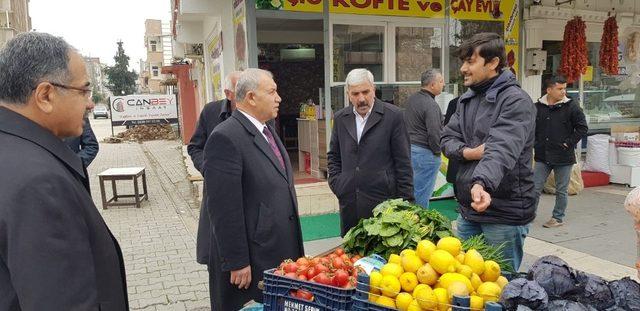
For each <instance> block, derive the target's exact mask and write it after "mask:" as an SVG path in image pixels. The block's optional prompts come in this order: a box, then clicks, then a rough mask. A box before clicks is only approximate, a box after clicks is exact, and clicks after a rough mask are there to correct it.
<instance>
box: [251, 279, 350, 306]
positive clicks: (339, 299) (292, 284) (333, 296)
mask: <svg viewBox="0 0 640 311" xmlns="http://www.w3.org/2000/svg"><path fill="white" fill-rule="evenodd" d="M274 271H275V269H271V270H267V271H265V272H264V280H263V284H264V291H263V295H264V302H263V304H264V310H265V311H289V310H291V311H293V310H296V311H297V310H301V311H302V310H304V311H325V310H337V311H347V310H352V308H351V307H352V305H353V295H354V294H355V289H344V288H339V287H334V286H327V285H322V284H318V283H314V282H309V281H301V280H295V279H291V278H288V277H284V276H280V275H275V274H273V272H274ZM298 289H303V290H306V291H309V292H310V293H311V294H313V301H306V300H302V299H298V298H295V297H292V296H291V294H290V293H291V291H292V290H298Z"/></svg>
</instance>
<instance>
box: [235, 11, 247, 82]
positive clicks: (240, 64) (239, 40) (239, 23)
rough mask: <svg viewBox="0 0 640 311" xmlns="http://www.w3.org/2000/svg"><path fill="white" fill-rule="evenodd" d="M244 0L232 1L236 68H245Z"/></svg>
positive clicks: (245, 25) (245, 22) (245, 21)
mask: <svg viewBox="0 0 640 311" xmlns="http://www.w3.org/2000/svg"><path fill="white" fill-rule="evenodd" d="M245 5H246V4H245V1H244V0H235V1H234V2H233V34H234V39H235V55H236V70H245V69H246V68H247V55H249V48H248V46H247V31H246V29H247V18H246V9H245Z"/></svg>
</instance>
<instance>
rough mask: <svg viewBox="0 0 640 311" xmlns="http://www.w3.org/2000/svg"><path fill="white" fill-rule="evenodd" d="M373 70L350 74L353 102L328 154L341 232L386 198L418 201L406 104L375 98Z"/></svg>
mask: <svg viewBox="0 0 640 311" xmlns="http://www.w3.org/2000/svg"><path fill="white" fill-rule="evenodd" d="M373 81H374V80H373V74H372V73H371V72H370V71H368V70H366V69H362V68H359V69H354V70H352V71H351V72H349V74H348V75H347V78H346V88H347V92H348V96H349V101H350V102H351V105H349V106H348V107H346V108H344V109H342V110H340V111H338V112H337V113H336V114H335V116H334V119H333V131H332V133H331V143H330V145H329V151H328V152H327V158H328V171H329V172H328V173H329V187H330V188H331V191H333V193H334V194H335V195H336V196H337V197H338V201H339V203H340V222H341V235H342V236H344V235H345V234H346V233H347V231H349V229H351V228H352V227H354V226H355V225H357V224H358V221H360V219H363V218H369V217H371V216H372V210H373V208H374V207H375V206H376V205H378V204H379V203H380V202H382V201H384V200H387V199H392V198H403V199H407V200H413V173H412V170H411V156H410V148H409V134H408V133H407V128H406V126H405V122H404V116H403V112H402V110H400V108H398V107H396V106H393V105H391V104H389V103H385V102H383V101H381V100H379V99H377V98H375V86H374V84H373Z"/></svg>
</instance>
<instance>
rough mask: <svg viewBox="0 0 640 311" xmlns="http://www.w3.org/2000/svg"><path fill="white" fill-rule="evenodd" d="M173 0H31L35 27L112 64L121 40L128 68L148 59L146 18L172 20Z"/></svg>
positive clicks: (30, 7)
mask: <svg viewBox="0 0 640 311" xmlns="http://www.w3.org/2000/svg"><path fill="white" fill-rule="evenodd" d="M170 10H171V9H170V0H108V1H104V0H102V1H99V0H55V1H53V0H30V2H29V15H31V24H32V27H33V29H35V30H36V31H40V32H48V33H51V34H54V35H57V36H61V37H63V38H64V39H65V40H67V42H69V43H70V44H71V45H73V46H74V47H75V48H77V49H78V50H80V52H81V53H82V54H83V55H85V56H91V57H100V62H102V63H104V64H108V65H113V63H114V61H113V56H115V53H116V49H117V44H116V42H117V41H118V40H122V41H123V42H124V51H125V53H126V54H127V55H129V57H130V60H129V69H134V70H135V71H136V72H138V71H140V69H139V68H140V66H139V60H140V59H141V58H142V59H146V52H145V48H144V21H145V20H146V19H160V20H162V21H169V20H170V19H171V14H170Z"/></svg>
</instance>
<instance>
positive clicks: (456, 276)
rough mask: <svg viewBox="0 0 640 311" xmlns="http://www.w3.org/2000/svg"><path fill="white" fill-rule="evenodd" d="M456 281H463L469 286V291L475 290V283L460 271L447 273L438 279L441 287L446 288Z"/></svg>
mask: <svg viewBox="0 0 640 311" xmlns="http://www.w3.org/2000/svg"><path fill="white" fill-rule="evenodd" d="M456 281H458V282H462V283H463V284H464V285H465V286H466V287H467V290H468V291H469V293H470V292H472V291H473V285H472V284H471V281H469V279H467V278H466V277H465V276H464V275H462V274H460V273H445V274H443V275H442V276H441V277H440V279H439V280H438V282H439V283H440V287H442V288H445V289H449V285H451V283H453V282H456Z"/></svg>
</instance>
